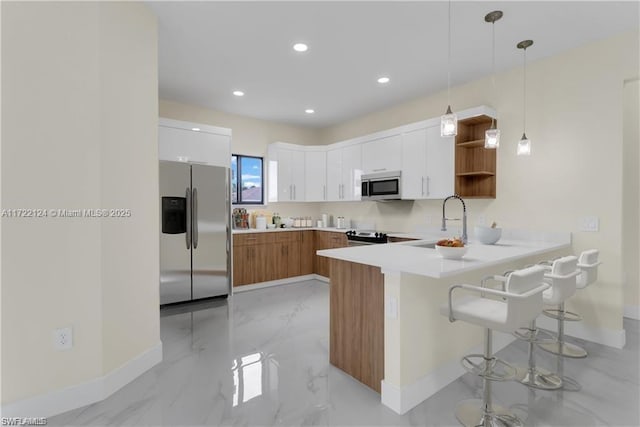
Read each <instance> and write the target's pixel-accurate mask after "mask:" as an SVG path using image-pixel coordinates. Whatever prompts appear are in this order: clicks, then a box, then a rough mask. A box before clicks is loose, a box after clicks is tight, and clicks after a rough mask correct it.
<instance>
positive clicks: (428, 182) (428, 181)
mask: <svg viewBox="0 0 640 427" xmlns="http://www.w3.org/2000/svg"><path fill="white" fill-rule="evenodd" d="M429 184H430V180H429V177H427V196H428V195H429V194H430V192H429Z"/></svg>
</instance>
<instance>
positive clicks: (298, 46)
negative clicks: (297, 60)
mask: <svg viewBox="0 0 640 427" xmlns="http://www.w3.org/2000/svg"><path fill="white" fill-rule="evenodd" d="M307 49H309V46H307V45H306V44H304V43H296V44H294V45H293V50H295V51H296V52H306V51H307Z"/></svg>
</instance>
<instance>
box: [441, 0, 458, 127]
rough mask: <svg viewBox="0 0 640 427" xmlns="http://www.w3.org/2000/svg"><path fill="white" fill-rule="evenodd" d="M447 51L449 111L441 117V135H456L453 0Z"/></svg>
mask: <svg viewBox="0 0 640 427" xmlns="http://www.w3.org/2000/svg"><path fill="white" fill-rule="evenodd" d="M447 40H448V52H447V58H448V63H447V104H448V105H447V111H446V113H444V115H443V116H442V117H440V136H456V135H457V134H458V116H456V114H455V113H453V112H451V0H449V34H448V39H447Z"/></svg>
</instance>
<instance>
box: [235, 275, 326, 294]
mask: <svg viewBox="0 0 640 427" xmlns="http://www.w3.org/2000/svg"><path fill="white" fill-rule="evenodd" d="M304 280H320V281H322V282H329V279H327V278H326V277H324V276H320V275H319V274H305V275H304V276H296V277H288V278H286V279H278V280H270V281H268V282H260V283H252V284H251V285H241V286H234V287H233V293H234V294H237V293H240V292H246V291H254V290H256V289H264V288H270V287H272V286H280V285H288V284H290V283H295V282H302V281H304Z"/></svg>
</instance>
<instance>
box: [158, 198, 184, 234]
mask: <svg viewBox="0 0 640 427" xmlns="http://www.w3.org/2000/svg"><path fill="white" fill-rule="evenodd" d="M162 232H163V233H165V234H180V233H186V232H187V199H186V198H185V197H163V198H162Z"/></svg>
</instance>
